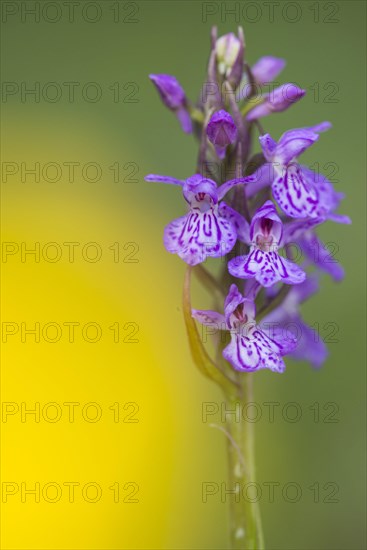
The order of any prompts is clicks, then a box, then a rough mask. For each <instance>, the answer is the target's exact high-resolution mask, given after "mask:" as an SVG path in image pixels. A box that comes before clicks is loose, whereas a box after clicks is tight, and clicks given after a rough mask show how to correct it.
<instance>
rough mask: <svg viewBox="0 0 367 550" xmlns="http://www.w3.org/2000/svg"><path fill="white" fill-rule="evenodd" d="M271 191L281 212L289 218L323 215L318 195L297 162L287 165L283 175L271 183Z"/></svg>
mask: <svg viewBox="0 0 367 550" xmlns="http://www.w3.org/2000/svg"><path fill="white" fill-rule="evenodd" d="M272 191H273V196H274V198H275V200H276V201H277V203H278V205H279V206H280V208H281V209H282V210H283V212H284V213H285V214H286V215H287V216H290V217H291V218H308V217H310V218H318V217H323V216H324V215H325V209H324V208H323V207H322V205H320V201H319V195H318V193H317V190H316V189H315V187H314V186H313V185H312V184H310V183H309V182H308V181H307V179H306V178H305V175H304V174H303V172H302V169H301V167H300V166H299V165H298V164H290V165H288V167H287V169H286V172H285V174H284V175H281V176H278V178H277V179H276V180H275V181H274V182H273V184H272Z"/></svg>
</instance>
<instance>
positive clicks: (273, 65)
mask: <svg viewBox="0 0 367 550" xmlns="http://www.w3.org/2000/svg"><path fill="white" fill-rule="evenodd" d="M285 64H286V63H285V60H284V59H281V58H280V57H272V56H271V55H266V56H264V57H260V59H259V60H258V61H256V63H255V65H254V66H253V67H252V68H251V72H252V74H253V76H254V78H255V80H256V82H257V83H258V84H260V86H261V85H262V84H266V83H269V82H272V81H273V80H274V78H276V77H277V76H278V74H279V73H280V72H281V71H282V70H283V69H284V67H285Z"/></svg>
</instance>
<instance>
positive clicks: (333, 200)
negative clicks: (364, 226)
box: [246, 122, 351, 223]
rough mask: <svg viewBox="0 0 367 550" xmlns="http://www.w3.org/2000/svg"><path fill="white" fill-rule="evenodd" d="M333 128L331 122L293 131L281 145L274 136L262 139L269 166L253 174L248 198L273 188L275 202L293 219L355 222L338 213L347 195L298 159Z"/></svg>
mask: <svg viewBox="0 0 367 550" xmlns="http://www.w3.org/2000/svg"><path fill="white" fill-rule="evenodd" d="M330 127H331V124H330V123H329V122H322V123H321V124H318V125H315V126H311V127H308V128H296V129H294V130H289V131H287V132H285V133H284V134H283V135H282V136H281V137H280V139H279V141H278V142H276V141H274V139H273V138H272V137H271V136H270V134H264V135H263V136H261V137H260V138H259V139H260V144H261V147H262V150H263V154H264V156H265V159H266V160H267V163H266V164H264V165H262V166H261V167H260V168H259V169H258V170H257V171H256V172H255V173H254V174H252V176H251V178H252V180H251V182H250V181H249V182H248V183H249V185H248V186H247V189H246V194H247V196H248V197H251V196H253V195H254V194H255V193H257V192H258V191H259V190H260V189H262V188H263V187H266V186H267V185H271V188H272V192H273V196H274V199H275V200H276V202H277V203H278V205H279V207H280V208H281V209H282V210H283V212H284V213H285V214H286V215H287V216H289V217H291V218H308V217H310V218H320V217H324V218H325V219H330V220H332V221H335V222H338V223H351V222H350V218H349V217H348V216H343V215H340V214H337V213H335V209H336V208H338V206H339V203H340V201H341V199H342V198H343V195H342V194H340V193H337V192H336V191H335V190H334V188H333V185H332V184H331V183H330V182H329V181H328V180H327V178H325V177H324V176H322V175H320V174H316V173H315V172H313V171H312V170H310V169H309V168H307V167H305V166H302V165H300V164H298V162H297V157H298V156H300V155H301V154H302V153H303V152H304V151H305V150H306V149H308V148H309V147H311V146H312V145H313V144H314V143H315V142H316V141H317V140H318V139H319V133H320V132H324V131H325V130H328V129H329V128H330Z"/></svg>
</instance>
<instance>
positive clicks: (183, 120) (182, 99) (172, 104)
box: [149, 74, 192, 134]
mask: <svg viewBox="0 0 367 550" xmlns="http://www.w3.org/2000/svg"><path fill="white" fill-rule="evenodd" d="M149 78H150V80H151V81H152V82H153V84H154V85H155V87H156V88H157V90H158V92H159V95H160V96H161V99H162V101H163V103H164V104H165V105H166V107H168V108H169V109H170V110H171V111H173V112H174V113H175V114H176V116H177V118H178V120H179V122H180V124H181V127H182V130H183V131H184V132H186V133H187V134H190V133H191V132H192V122H191V118H190V114H189V112H188V110H187V100H186V95H185V92H184V90H183V88H182V86H181V85H180V83H179V82H178V80H177V79H176V78H175V77H174V76H171V75H169V74H151V75H149Z"/></svg>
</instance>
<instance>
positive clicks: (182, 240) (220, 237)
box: [164, 209, 237, 265]
mask: <svg viewBox="0 0 367 550" xmlns="http://www.w3.org/2000/svg"><path fill="white" fill-rule="evenodd" d="M236 239H237V234H236V229H235V227H234V226H233V225H232V224H231V223H230V222H229V221H228V220H225V219H224V218H221V217H220V216H219V215H217V214H216V213H215V212H214V211H213V210H212V209H210V210H208V211H207V212H200V211H198V210H194V211H191V212H189V213H188V214H187V215H186V216H183V217H182V218H178V219H177V220H174V221H173V222H171V223H169V224H168V225H167V227H166V228H165V230H164V245H165V247H166V249H167V250H168V252H171V253H172V254H178V255H179V256H180V258H182V259H183V260H184V261H185V262H186V263H187V264H189V265H197V264H199V263H202V262H204V261H205V260H206V258H207V257H209V256H210V257H214V258H218V257H220V256H224V255H225V254H228V252H230V251H231V250H232V248H233V247H234V245H235V242H236Z"/></svg>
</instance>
